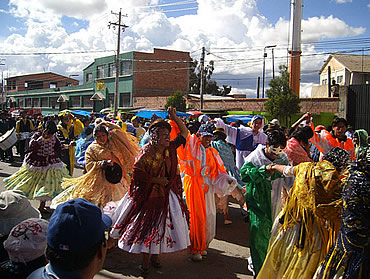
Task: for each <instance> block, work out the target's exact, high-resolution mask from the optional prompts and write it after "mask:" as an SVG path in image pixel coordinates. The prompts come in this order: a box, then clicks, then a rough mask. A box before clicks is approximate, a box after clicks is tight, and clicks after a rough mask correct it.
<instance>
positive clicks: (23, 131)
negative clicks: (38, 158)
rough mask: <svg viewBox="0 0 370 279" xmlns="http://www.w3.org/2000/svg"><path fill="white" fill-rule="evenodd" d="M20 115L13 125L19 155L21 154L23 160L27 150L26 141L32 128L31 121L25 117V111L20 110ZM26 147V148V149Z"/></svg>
mask: <svg viewBox="0 0 370 279" xmlns="http://www.w3.org/2000/svg"><path fill="white" fill-rule="evenodd" d="M20 117H21V119H19V120H18V121H17V123H16V125H15V132H16V133H17V137H18V139H19V140H18V146H19V155H20V156H21V161H23V159H24V156H25V154H26V151H27V150H28V149H27V147H28V141H29V140H30V139H29V136H30V133H31V132H32V131H33V130H34V127H33V123H32V121H31V120H30V119H27V114H26V112H25V111H21V112H20ZM26 149H27V150H26Z"/></svg>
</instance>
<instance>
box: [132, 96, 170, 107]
mask: <svg viewBox="0 0 370 279" xmlns="http://www.w3.org/2000/svg"><path fill="white" fill-rule="evenodd" d="M167 98H168V96H156V97H134V98H133V101H134V104H133V106H134V107H145V108H147V109H164V106H165V105H166V103H167Z"/></svg>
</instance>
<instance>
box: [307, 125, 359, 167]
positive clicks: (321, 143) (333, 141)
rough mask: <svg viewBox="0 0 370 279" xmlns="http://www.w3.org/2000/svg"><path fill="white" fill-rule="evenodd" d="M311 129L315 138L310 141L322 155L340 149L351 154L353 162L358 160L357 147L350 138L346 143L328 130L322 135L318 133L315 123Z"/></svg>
mask: <svg viewBox="0 0 370 279" xmlns="http://www.w3.org/2000/svg"><path fill="white" fill-rule="evenodd" d="M311 128H312V130H313V134H314V136H313V137H312V138H311V139H310V141H311V142H312V143H313V144H314V145H316V147H317V148H318V149H319V150H320V152H321V153H323V154H324V155H325V154H326V153H328V152H329V151H330V150H331V149H332V148H334V147H340V148H343V149H344V150H347V151H348V152H349V155H350V157H351V160H352V161H354V160H356V155H355V146H354V145H353V142H352V140H351V139H350V138H348V137H347V140H346V141H340V140H339V139H338V138H336V137H334V136H333V135H332V134H331V133H329V132H328V131H326V130H322V131H321V133H320V134H318V133H316V132H315V127H314V125H313V123H311Z"/></svg>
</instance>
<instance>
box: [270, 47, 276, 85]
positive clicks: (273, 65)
mask: <svg viewBox="0 0 370 279" xmlns="http://www.w3.org/2000/svg"><path fill="white" fill-rule="evenodd" d="M271 52H272V79H275V63H274V48H272V49H271Z"/></svg>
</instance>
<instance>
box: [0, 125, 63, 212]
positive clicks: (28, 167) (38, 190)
mask: <svg viewBox="0 0 370 279" xmlns="http://www.w3.org/2000/svg"><path fill="white" fill-rule="evenodd" d="M56 131H57V127H56V125H55V123H54V122H53V121H48V122H46V123H45V124H44V129H43V131H42V133H41V132H37V133H35V134H34V135H33V136H32V138H31V141H30V150H31V152H30V153H28V154H27V156H26V157H25V160H24V162H23V165H22V167H21V168H20V169H19V170H18V171H17V172H16V173H14V174H13V175H12V176H10V177H8V178H5V179H4V183H5V187H6V188H7V189H9V190H21V191H22V192H23V193H25V195H26V196H27V198H28V199H30V200H33V199H37V200H40V207H39V210H40V212H41V213H45V212H47V210H46V208H45V202H46V201H47V200H51V199H52V198H54V197H55V196H56V195H58V194H59V193H60V192H61V191H62V188H61V186H60V184H61V182H62V179H63V177H68V176H69V175H68V170H67V169H66V166H65V164H64V163H63V162H62V161H61V160H60V158H59V156H58V154H59V153H60V151H61V150H62V146H61V144H60V142H59V140H58V139H57V137H56V136H55V133H56Z"/></svg>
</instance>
